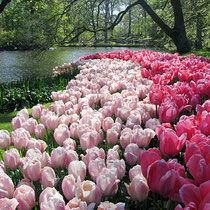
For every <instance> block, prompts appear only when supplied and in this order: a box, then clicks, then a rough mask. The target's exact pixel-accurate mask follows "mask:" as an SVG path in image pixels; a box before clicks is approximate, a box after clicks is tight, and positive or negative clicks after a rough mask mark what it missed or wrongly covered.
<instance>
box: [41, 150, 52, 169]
mask: <svg viewBox="0 0 210 210" xmlns="http://www.w3.org/2000/svg"><path fill="white" fill-rule="evenodd" d="M40 161H41V165H42V168H44V167H45V166H49V167H51V165H52V164H51V157H50V155H49V154H48V153H47V152H43V153H42V157H41V159H40Z"/></svg>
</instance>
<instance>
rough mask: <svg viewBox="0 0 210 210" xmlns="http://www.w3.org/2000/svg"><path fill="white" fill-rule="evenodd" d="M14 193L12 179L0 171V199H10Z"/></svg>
mask: <svg viewBox="0 0 210 210" xmlns="http://www.w3.org/2000/svg"><path fill="white" fill-rule="evenodd" d="M13 193H14V184H13V182H12V179H11V178H10V177H9V176H8V175H7V174H5V173H4V172H3V171H0V198H12V196H13Z"/></svg>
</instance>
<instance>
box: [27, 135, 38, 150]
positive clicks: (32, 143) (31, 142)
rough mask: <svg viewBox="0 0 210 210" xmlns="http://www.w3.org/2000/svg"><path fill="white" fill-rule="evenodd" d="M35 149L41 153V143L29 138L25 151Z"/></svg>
mask: <svg viewBox="0 0 210 210" xmlns="http://www.w3.org/2000/svg"><path fill="white" fill-rule="evenodd" d="M35 148H37V149H38V150H40V151H41V143H40V142H39V141H38V140H36V139H34V138H30V139H29V141H28V144H27V150H29V149H35Z"/></svg>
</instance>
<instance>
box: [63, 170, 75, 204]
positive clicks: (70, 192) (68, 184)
mask: <svg viewBox="0 0 210 210" xmlns="http://www.w3.org/2000/svg"><path fill="white" fill-rule="evenodd" d="M62 191H63V194H64V196H65V198H66V199H67V200H71V199H73V198H74V197H75V195H76V192H77V184H76V180H75V178H74V176H73V175H72V174H69V175H67V176H65V177H64V179H63V181H62Z"/></svg>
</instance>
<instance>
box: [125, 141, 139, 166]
mask: <svg viewBox="0 0 210 210" xmlns="http://www.w3.org/2000/svg"><path fill="white" fill-rule="evenodd" d="M124 157H125V159H126V162H127V163H128V164H129V165H131V166H132V165H135V164H136V163H137V162H139V161H140V149H139V147H138V145H137V144H134V143H131V144H129V145H128V146H127V147H126V148H125V152H124Z"/></svg>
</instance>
